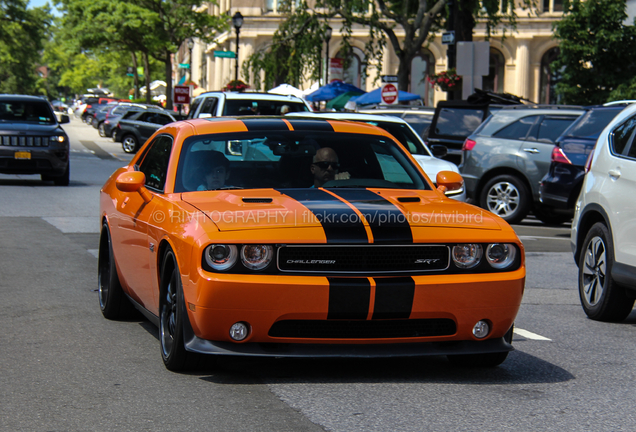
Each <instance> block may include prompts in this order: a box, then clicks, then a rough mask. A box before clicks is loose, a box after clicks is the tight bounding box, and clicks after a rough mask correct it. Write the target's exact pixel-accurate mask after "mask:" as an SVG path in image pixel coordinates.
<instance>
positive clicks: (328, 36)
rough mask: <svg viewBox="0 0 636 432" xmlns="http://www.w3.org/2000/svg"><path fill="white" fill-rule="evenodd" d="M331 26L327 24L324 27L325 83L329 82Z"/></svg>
mask: <svg viewBox="0 0 636 432" xmlns="http://www.w3.org/2000/svg"><path fill="white" fill-rule="evenodd" d="M331 32H332V29H331V27H329V26H327V28H326V29H325V42H326V44H327V52H326V53H325V69H326V71H325V85H327V84H329V66H330V62H329V40H330V39H331Z"/></svg>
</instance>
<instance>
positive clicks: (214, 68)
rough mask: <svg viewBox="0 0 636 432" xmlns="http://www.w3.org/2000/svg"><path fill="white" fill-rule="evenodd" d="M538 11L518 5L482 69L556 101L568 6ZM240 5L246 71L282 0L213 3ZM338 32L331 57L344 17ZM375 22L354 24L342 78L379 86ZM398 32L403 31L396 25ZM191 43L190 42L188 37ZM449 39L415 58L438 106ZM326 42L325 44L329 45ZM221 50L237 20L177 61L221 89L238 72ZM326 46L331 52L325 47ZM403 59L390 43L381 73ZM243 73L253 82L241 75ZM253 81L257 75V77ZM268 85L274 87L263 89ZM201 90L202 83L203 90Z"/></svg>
mask: <svg viewBox="0 0 636 432" xmlns="http://www.w3.org/2000/svg"><path fill="white" fill-rule="evenodd" d="M538 7H539V10H538V11H528V10H523V9H519V10H517V16H518V18H517V28H516V29H515V30H511V29H506V30H505V32H504V28H503V27H501V28H498V29H497V32H496V34H494V35H492V36H491V38H490V58H489V65H490V66H489V75H487V76H484V77H483V84H482V87H483V88H484V89H485V90H494V91H496V92H506V93H511V94H514V95H516V96H520V97H523V98H525V99H528V100H530V101H533V102H538V103H556V102H557V100H556V98H555V94H554V84H555V76H556V74H555V71H551V70H550V67H549V65H550V62H551V61H552V60H553V59H554V58H555V57H556V55H557V54H558V47H557V41H556V40H554V39H553V37H552V36H553V31H552V26H553V24H554V22H555V21H556V20H559V19H560V17H561V16H562V14H563V0H540V1H539V2H538ZM236 11H240V12H241V14H242V15H243V16H244V22H243V25H242V27H241V28H240V35H239V45H238V53H239V55H238V56H239V58H238V62H239V72H240V71H241V65H242V62H243V61H244V60H245V59H247V58H248V56H250V55H251V54H253V53H254V52H256V51H263V50H267V49H268V47H269V44H270V43H271V40H272V37H273V35H274V32H275V31H276V30H277V28H278V26H279V23H280V22H281V19H283V17H282V16H281V15H280V14H279V13H278V11H277V0H219V4H218V6H216V5H215V6H209V7H208V12H209V13H212V14H227V15H228V16H229V17H231V16H232V15H233V14H234V13H235V12H236ZM330 26H331V27H332V28H333V34H332V37H331V39H330V41H329V51H328V52H329V53H330V54H331V55H330V57H332V58H338V57H340V52H339V50H340V44H341V41H342V39H341V37H340V34H339V28H340V26H339V23H338V21H337V20H333V21H332V22H330ZM367 35H368V30H367V29H366V28H364V27H361V26H358V27H354V28H353V33H352V38H351V42H350V43H351V45H352V48H353V52H351V53H350V55H351V57H350V60H349V62H348V63H349V67H348V68H347V70H345V71H344V73H343V77H342V78H343V79H344V81H346V82H349V83H351V84H353V85H356V86H357V87H360V88H362V89H364V90H367V91H368V90H373V89H374V88H377V87H378V86H379V80H377V76H376V75H377V72H376V71H375V68H371V67H369V68H368V76H366V75H365V74H364V66H365V64H368V65H371V64H373V61H372V60H370V59H366V58H365V56H364V44H365V42H366V41H367ZM397 36H398V38H400V37H403V36H404V35H403V34H400V33H397ZM485 37H486V27H485V24H483V23H481V24H478V25H477V27H476V28H475V29H474V32H473V40H474V41H476V42H477V41H483V40H485ZM184 45H185V44H184ZM446 47H447V46H446V45H443V44H442V43H441V34H436V35H435V37H434V38H433V39H432V41H430V42H429V43H428V45H427V46H425V47H423V48H422V49H421V51H420V53H419V54H418V55H417V56H416V57H415V58H414V59H413V60H412V69H411V77H410V86H409V91H410V92H412V93H417V94H419V95H421V96H422V99H423V101H424V103H425V104H426V105H430V106H434V105H435V104H436V103H437V102H438V101H440V100H444V99H445V98H446V92H442V91H440V90H438V89H436V88H434V87H432V86H431V84H430V83H429V82H427V80H426V76H428V75H430V74H433V73H439V72H441V71H443V70H446V69H447V54H446ZM325 49H326V47H325ZM215 51H234V52H236V32H235V30H234V28H232V29H230V30H229V31H227V32H225V33H224V34H221V35H219V37H218V38H217V39H216V42H215V43H211V44H204V43H202V42H200V41H196V43H195V46H194V48H193V49H192V51H191V52H192V58H191V59H190V58H189V57H190V54H189V50H188V49H187V47H186V48H184V47H181V49H180V50H179V52H178V53H177V56H176V57H177V59H176V61H175V62H174V64H175V66H177V65H178V63H182V64H183V63H189V64H190V65H191V67H192V70H191V74H192V75H191V77H192V80H193V81H194V82H196V83H197V84H198V85H199V86H200V87H201V89H205V90H219V89H222V88H223V87H224V86H225V85H226V84H227V83H228V82H229V81H231V80H233V79H234V76H235V66H236V60H235V59H234V58H221V57H215V55H214V52H215ZM323 52H325V51H324V50H323ZM397 68H398V59H397V57H396V56H395V54H394V52H393V49H392V47H391V46H390V44H388V43H387V47H386V49H385V53H384V59H383V63H382V65H381V75H394V74H396V72H397ZM182 77H185V72H184V71H182V70H178V69H176V70H175V82H178V81H179V79H180V78H182ZM239 78H240V79H243V80H244V81H246V82H248V83H249V84H251V85H253V84H254V82H253V79H252V80H249V79H246V77H244V76H242V75H240V76H239ZM250 81H251V82H250ZM312 84H313V83H312V82H309V81H307V82H305V83H303V85H302V86H301V87H302V88H309V87H310V86H311V85H312ZM261 90H268V89H261ZM199 91H201V90H199Z"/></svg>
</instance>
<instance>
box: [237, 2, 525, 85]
mask: <svg viewBox="0 0 636 432" xmlns="http://www.w3.org/2000/svg"><path fill="white" fill-rule="evenodd" d="M458 1H459V0H458ZM446 2H447V0H434V1H431V2H429V1H428V0H418V1H415V0H347V1H342V0H282V1H281V2H279V10H280V11H281V12H282V13H283V14H284V15H286V19H285V20H284V22H283V23H282V24H281V25H280V27H279V29H278V30H277V32H276V33H275V35H274V37H273V40H272V46H271V47H270V50H269V52H268V53H262V52H257V53H256V54H254V55H253V56H252V57H251V58H250V59H249V60H248V64H247V65H246V66H245V68H244V74H245V75H247V74H248V73H249V71H250V70H251V72H252V73H254V74H255V75H256V76H257V75H258V73H259V72H260V71H261V70H263V71H265V75H266V77H265V83H266V84H268V85H271V83H272V82H273V78H272V74H274V73H277V72H278V73H279V72H280V71H281V70H283V71H286V72H287V73H286V75H287V77H288V81H289V82H292V83H296V82H298V81H300V80H301V79H302V76H303V74H301V73H300V72H299V71H300V70H304V71H307V70H308V69H309V74H310V75H311V77H312V78H314V79H316V78H317V77H318V76H319V75H320V71H319V70H318V65H319V64H320V57H321V52H322V50H321V48H322V46H323V41H324V29H325V28H326V25H327V20H331V21H332V22H333V21H336V22H338V23H340V25H341V28H340V29H339V30H340V33H341V34H342V37H343V44H342V45H343V46H342V50H343V51H344V52H349V51H350V49H351V47H350V39H351V34H352V30H353V28H354V26H363V27H365V28H368V31H369V33H368V37H367V42H366V45H365V56H366V57H367V58H369V59H374V60H375V67H376V70H377V71H378V72H379V71H380V70H381V65H382V53H383V49H384V47H385V45H386V43H387V41H388V43H390V44H391V46H392V48H393V51H394V52H395V55H396V56H397V57H398V60H399V66H398V72H397V76H398V87H399V88H400V90H407V89H408V85H409V76H410V73H411V61H412V60H413V57H415V56H416V55H417V54H418V53H419V52H420V50H421V48H422V46H424V44H425V42H426V41H427V39H428V38H429V35H430V33H431V32H433V31H435V30H437V29H439V28H440V27H441V25H442V24H443V21H444V19H445V17H446V16H447V12H448V11H447V8H446ZM522 3H523V4H524V5H530V3H531V0H523V2H522ZM500 6H501V11H503V12H501V11H500ZM460 8H463V10H470V12H471V14H472V16H475V17H478V18H484V19H486V22H487V30H488V32H489V34H490V32H491V31H492V30H493V29H494V27H495V26H496V25H498V24H499V23H500V22H502V20H503V19H507V20H508V23H510V24H511V25H513V26H514V22H515V13H514V0H483V1H482V2H481V3H480V2H478V1H474V0H461V1H460ZM458 20H459V21H460V22H463V20H465V17H464V16H462V17H461V18H459V19H458ZM398 29H399V30H401V32H403V33H404V35H405V36H404V37H403V38H400V37H398V33H399V32H398ZM285 54H288V55H285Z"/></svg>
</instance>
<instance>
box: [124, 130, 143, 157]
mask: <svg viewBox="0 0 636 432" xmlns="http://www.w3.org/2000/svg"><path fill="white" fill-rule="evenodd" d="M121 147H122V148H123V149H124V152H126V153H137V150H139V148H138V144H137V138H135V136H134V135H130V134H129V135H126V136H125V137H123V138H122V139H121Z"/></svg>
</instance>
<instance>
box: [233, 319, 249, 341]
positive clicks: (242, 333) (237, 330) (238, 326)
mask: <svg viewBox="0 0 636 432" xmlns="http://www.w3.org/2000/svg"><path fill="white" fill-rule="evenodd" d="M249 331H250V330H249V327H248V326H247V324H246V323H244V322H237V323H235V324H232V327H230V337H231V338H232V339H234V340H235V341H242V340H243V339H245V338H246V337H247V335H248V334H249Z"/></svg>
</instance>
